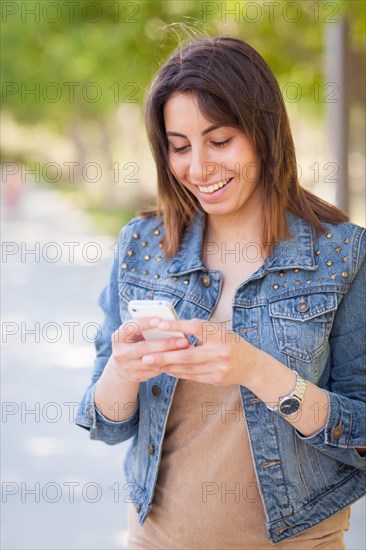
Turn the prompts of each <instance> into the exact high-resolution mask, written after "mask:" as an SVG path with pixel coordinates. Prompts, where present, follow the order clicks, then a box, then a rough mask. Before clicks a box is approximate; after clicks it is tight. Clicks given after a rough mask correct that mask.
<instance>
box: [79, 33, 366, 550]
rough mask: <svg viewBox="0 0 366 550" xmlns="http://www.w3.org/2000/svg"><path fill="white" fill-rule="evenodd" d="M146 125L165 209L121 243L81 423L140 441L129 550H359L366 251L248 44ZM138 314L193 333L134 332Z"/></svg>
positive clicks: (134, 455) (162, 105)
mask: <svg viewBox="0 0 366 550" xmlns="http://www.w3.org/2000/svg"><path fill="white" fill-rule="evenodd" d="M146 125H147V131H148V135H149V139H150V143H151V147H152V151H153V154H154V158H155V162H156V167H157V176H158V205H157V209H156V211H154V212H152V211H151V212H147V213H145V214H144V215H142V216H140V217H137V218H135V219H133V220H132V221H131V222H130V223H129V224H127V226H126V227H124V228H123V229H122V231H121V234H120V237H119V254H118V258H116V260H115V262H114V265H113V269H112V273H111V279H110V282H109V285H108V286H107V288H106V289H105V290H104V291H103V293H102V295H101V298H100V305H101V307H102V308H103V310H104V311H105V314H106V320H105V323H104V326H103V334H102V336H101V337H100V338H99V339H98V341H97V342H96V347H97V359H96V363H95V369H94V374H93V379H92V383H91V385H90V386H89V388H88V389H87V391H86V393H85V395H84V397H83V400H82V403H81V405H80V408H79V411H78V414H77V418H76V423H77V424H79V425H81V426H83V427H85V428H87V429H88V430H90V437H91V438H93V439H100V440H102V441H105V442H106V443H109V444H114V443H118V442H120V441H124V440H126V439H128V438H130V437H133V440H132V445H131V448H130V451H129V454H128V456H127V459H126V477H127V480H128V481H129V482H130V484H131V485H130V487H131V488H133V489H132V493H131V500H132V501H133V503H134V504H133V505H132V504H131V505H130V513H129V543H128V544H129V548H169V549H172V548H176V549H182V548H184V549H188V548H205V549H208V548H209V549H214V548H215V549H216V548H217V549H218V548H220V549H225V548H226V549H229V548H230V549H233V548H235V549H239V548H240V549H249V548H251V549H256V550H258V549H267V548H271V547H272V545H273V544H274V543H276V547H277V548H286V549H290V548H291V549H293V548H296V549H297V550H300V549H324V550H325V549H327V550H328V549H329V550H330V549H332V550H333V549H335V548H337V549H339V548H345V547H344V542H343V532H344V531H345V530H346V529H347V528H348V525H349V505H350V504H351V503H352V502H354V501H355V500H356V499H358V498H359V497H361V496H362V495H363V494H364V493H365V474H364V470H365V469H366V466H365V461H366V459H365V456H364V451H365V448H366V430H365V422H364V419H365V401H366V396H365V355H366V354H365V338H364V336H365V309H364V306H363V305H362V304H363V302H362V295H363V293H364V290H365V285H366V263H365V261H364V256H365V248H366V246H365V245H366V236H365V231H364V229H363V228H361V227H358V226H356V225H353V224H351V223H349V222H348V221H347V217H346V215H345V214H343V213H342V212H341V211H340V210H338V209H337V208H335V207H333V206H331V205H329V204H327V203H325V202H324V201H322V200H320V199H319V198H317V197H316V196H314V195H313V194H311V193H309V192H308V191H305V190H304V189H302V188H301V187H300V185H299V182H298V178H297V174H296V158H295V151H294V145H293V141H292V137H291V131H290V127H289V121H288V118H287V115H286V111H285V106H284V102H283V99H282V97H281V93H280V90H279V87H278V84H277V82H276V80H275V78H274V76H273V75H272V73H271V71H270V69H269V68H268V66H267V65H266V63H265V62H264V60H263V59H262V58H261V57H260V55H259V54H258V53H257V52H256V51H255V50H253V48H251V47H250V46H249V45H248V44H246V43H245V42H243V41H241V40H237V39H232V38H223V37H218V38H204V39H198V40H196V41H195V42H194V43H192V44H190V45H189V46H187V47H185V48H183V49H180V50H179V51H177V52H176V53H175V54H174V55H173V56H172V57H171V58H170V59H169V60H168V61H167V63H166V64H165V65H164V66H163V67H162V68H161V69H160V71H159V72H158V74H157V76H156V78H155V80H154V81H153V84H152V87H151V90H150V93H149V96H148V99H147V105H146ZM136 299H145V300H146V299H151V300H157V299H164V300H168V301H169V302H171V303H172V304H173V305H174V307H175V309H176V311H177V313H178V315H179V317H180V320H179V321H172V322H161V321H160V320H159V319H157V318H146V319H143V320H140V321H134V322H133V323H131V318H130V316H129V314H128V310H127V307H128V303H129V301H130V300H136ZM153 327H158V328H159V329H164V330H168V331H177V330H178V331H182V332H183V333H184V334H186V335H187V337H186V338H168V339H163V340H156V341H147V340H146V341H145V340H144V339H143V337H142V334H141V331H144V330H148V329H151V328H153Z"/></svg>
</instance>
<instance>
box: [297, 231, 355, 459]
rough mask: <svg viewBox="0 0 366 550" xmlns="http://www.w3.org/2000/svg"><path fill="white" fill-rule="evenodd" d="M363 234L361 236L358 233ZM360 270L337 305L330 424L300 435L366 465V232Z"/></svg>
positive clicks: (327, 450)
mask: <svg viewBox="0 0 366 550" xmlns="http://www.w3.org/2000/svg"><path fill="white" fill-rule="evenodd" d="M357 237H358V238H357ZM357 237H356V239H355V242H354V247H353V258H354V261H355V267H356V269H355V271H354V272H353V273H354V274H355V276H354V278H353V280H352V282H351V284H350V287H349V290H348V292H347V294H346V295H345V296H344V297H343V300H342V301H341V303H340V305H339V308H338V310H337V313H336V316H335V319H334V323H333V327H332V331H331V334H330V338H329V343H330V348H331V356H330V361H331V371H330V376H331V379H330V385H329V391H328V392H327V393H328V398H329V408H328V417H327V421H326V424H325V426H324V427H323V428H322V429H321V430H319V431H318V432H316V433H315V434H313V435H312V436H309V437H304V436H302V435H301V434H300V433H299V432H296V433H297V436H298V437H299V438H300V439H303V440H304V441H306V442H307V443H309V444H310V445H313V446H314V447H316V448H317V449H319V450H320V451H322V452H324V453H326V454H327V455H330V456H331V457H333V458H335V459H336V460H339V461H340V462H343V463H346V464H349V465H351V466H355V467H357V468H359V469H362V470H366V453H364V452H362V451H361V452H358V451H357V450H356V449H357V448H361V449H362V448H363V449H366V307H365V289H366V259H365V248H366V234H365V233H364V232H362V230H361V231H360V232H359V234H358V235H357Z"/></svg>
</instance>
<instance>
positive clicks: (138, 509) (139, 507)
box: [136, 502, 141, 513]
mask: <svg viewBox="0 0 366 550" xmlns="http://www.w3.org/2000/svg"><path fill="white" fill-rule="evenodd" d="M140 510H141V504H140V503H139V502H138V503H137V506H136V512H137V513H139V512H140Z"/></svg>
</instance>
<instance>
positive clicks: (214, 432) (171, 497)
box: [128, 380, 349, 550]
mask: <svg viewBox="0 0 366 550" xmlns="http://www.w3.org/2000/svg"><path fill="white" fill-rule="evenodd" d="M129 506H130V508H129V536H128V548H129V549H149V548H150V549H151V548H155V549H157V548H158V549H163V548H164V549H177V550H178V549H179V550H182V549H185V550H186V549H220V550H224V549H239V548H240V549H241V550H249V549H252V550H254V549H255V550H267V549H273V548H274V547H273V545H272V544H271V543H270V542H269V540H268V537H267V533H266V529H265V515H264V510H263V505H262V500H261V497H260V495H259V491H258V485H257V481H256V476H255V471H254V467H253V462H252V456H251V450H250V443H249V440H248V435H247V429H246V422H245V418H244V417H243V412H242V406H241V401H240V394H239V388H238V386H221V387H216V386H212V385H210V384H201V383H197V382H192V381H188V380H179V382H178V385H177V389H176V392H175V395H174V398H173V403H172V407H171V411H170V413H169V417H168V422H167V428H166V433H165V439H164V444H163V450H162V457H161V464H160V469H159V474H158V479H157V484H156V489H155V494H154V500H153V506H152V509H151V512H150V514H149V516H148V517H147V519H146V520H145V522H144V524H143V525H142V526H139V525H138V521H137V514H136V512H135V509H134V507H133V505H131V504H130V505H129ZM348 527H349V508H346V509H344V510H343V511H342V512H340V513H338V514H336V515H335V516H333V517H331V518H329V519H328V520H326V521H324V522H322V523H320V524H318V525H316V526H315V527H312V528H311V529H308V530H307V531H305V532H303V533H301V534H300V535H297V536H296V537H292V538H290V539H287V540H285V541H282V542H280V543H278V544H276V546H275V548H276V549H286V550H290V549H291V550H295V549H296V550H310V549H312V550H314V549H317V550H318V549H319V550H320V549H322V550H334V549H335V548H337V550H341V549H344V548H345V546H344V542H343V531H344V530H346V529H348Z"/></svg>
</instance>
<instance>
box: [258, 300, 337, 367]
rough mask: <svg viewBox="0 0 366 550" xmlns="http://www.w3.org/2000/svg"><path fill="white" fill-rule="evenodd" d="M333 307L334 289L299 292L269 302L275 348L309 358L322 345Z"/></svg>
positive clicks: (334, 305) (306, 359)
mask: <svg viewBox="0 0 366 550" xmlns="http://www.w3.org/2000/svg"><path fill="white" fill-rule="evenodd" d="M336 309H337V294H336V293H335V292H327V293H324V292H322V293H317V294H308V295H306V294H299V295H297V296H292V297H287V298H283V299H281V298H280V299H277V300H276V301H273V302H270V304H269V315H270V317H271V318H272V323H273V328H274V332H275V337H276V341H277V345H278V348H279V350H280V351H281V352H283V353H286V354H287V355H290V356H292V357H295V358H296V359H300V360H301V361H305V362H310V361H312V360H313V359H314V358H315V357H317V356H318V355H319V354H320V353H321V352H322V351H323V350H324V348H325V347H326V345H327V341H328V337H329V333H330V331H331V328H332V324H333V319H334V314H335V311H336Z"/></svg>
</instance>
